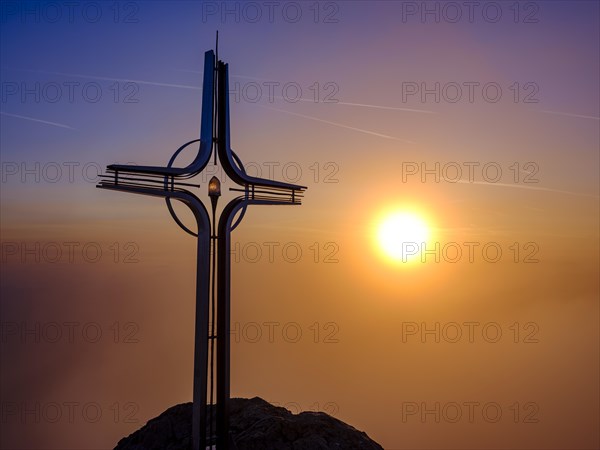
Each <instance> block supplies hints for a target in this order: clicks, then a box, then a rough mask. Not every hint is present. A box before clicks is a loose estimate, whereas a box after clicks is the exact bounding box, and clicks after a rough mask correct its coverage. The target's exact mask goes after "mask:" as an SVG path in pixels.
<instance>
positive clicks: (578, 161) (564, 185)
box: [0, 0, 600, 450]
mask: <svg viewBox="0 0 600 450" xmlns="http://www.w3.org/2000/svg"><path fill="white" fill-rule="evenodd" d="M599 14H600V11H599V3H598V2H595V1H561V0H556V1H555V0H547V1H535V2H526V1H521V2H512V1H498V2H487V1H484V2H476V4H473V3H469V2H446V1H443V2H435V1H430V2H404V1H385V2H384V1H381V2H378V1H372V2H371V1H369V2H367V1H339V2H336V1H324V2H315V1H301V2H260V1H259V2H234V1H232V2H210V1H209V2H196V1H169V2H166V1H117V2H108V1H106V2H105V1H101V2H93V1H89V2H88V1H76V2H61V1H55V2H29V1H28V2H16V1H5V0H2V1H1V2H0V37H1V39H0V50H1V54H0V81H1V92H0V95H1V103H0V160H1V164H2V171H1V177H2V179H1V191H0V200H1V207H0V212H1V214H0V226H1V244H2V247H1V255H0V256H1V263H0V267H1V268H0V274H1V280H0V293H1V299H0V324H1V325H2V327H1V329H0V361H1V364H0V397H1V405H0V406H1V408H0V413H1V414H0V423H1V426H2V433H0V448H1V449H11V450H12V449H40V450H46V449H48V450H50V449H85V450H92V449H93V450H100V449H108V448H113V447H114V446H115V445H116V443H117V442H118V440H119V439H121V438H122V437H124V436H126V435H128V434H130V433H132V432H133V431H135V430H137V429H138V428H139V427H140V426H142V425H143V424H144V423H146V421H148V420H149V419H151V418H153V417H155V416H157V415H159V414H160V413H161V412H163V411H164V410H165V409H167V408H168V407H170V406H173V405H175V404H177V403H183V402H187V401H191V393H192V362H193V333H194V329H193V326H194V324H193V314H194V292H195V258H196V246H195V242H194V240H193V238H192V237H191V236H189V235H188V234H186V233H183V232H182V231H181V230H180V229H179V228H178V227H177V225H176V224H175V223H174V222H173V221H172V219H171V218H170V216H169V214H168V211H167V209H166V208H165V205H164V204H162V202H161V201H160V200H158V199H156V198H146V197H138V196H134V195H126V194H124V193H117V192H109V191H104V190H99V189H96V188H95V184H96V183H97V181H98V174H99V173H100V172H101V171H102V170H103V169H104V167H105V166H106V165H108V164H111V163H115V162H119V163H136V164H155V165H161V164H165V163H166V162H167V161H168V160H169V158H170V157H171V155H172V154H173V152H174V151H175V150H176V149H177V148H178V147H179V146H180V145H182V144H184V143H185V142H187V141H189V140H192V139H196V138H197V137H198V136H199V124H200V107H201V95H202V90H201V84H202V79H201V78H202V64H203V60H204V59H203V58H204V52H205V51H207V50H210V49H214V47H215V34H216V31H217V30H218V31H219V48H218V52H219V58H220V59H222V60H224V61H226V62H227V63H229V67H230V69H229V72H230V91H231V92H230V108H231V126H232V129H231V140H232V148H233V149H234V150H235V151H236V153H237V154H238V155H239V156H240V158H241V159H242V161H243V162H244V164H245V165H246V168H247V170H248V172H249V173H250V174H253V175H257V176H262V177H266V178H273V179H277V180H281V181H287V182H292V183H297V184H302V185H305V186H307V187H308V190H307V191H306V195H305V198H304V199H303V204H302V205H301V206H278V207H269V208H267V207H260V206H256V207H254V209H249V210H248V213H247V214H246V217H245V218H244V221H243V222H242V224H241V225H240V226H239V227H238V228H237V229H236V230H235V231H234V232H233V235H232V243H233V244H232V245H233V252H232V255H231V258H232V285H231V292H232V313H231V314H232V316H231V320H232V330H231V332H232V373H231V393H232V396H236V397H254V396H260V397H262V398H264V399H265V400H267V401H270V402H272V403H275V404H278V405H281V406H286V407H287V408H288V409H290V410H292V411H294V412H299V411H303V410H313V411H324V412H327V413H329V414H332V415H334V417H337V418H339V419H341V420H343V421H345V422H347V423H349V424H351V425H352V426H354V427H355V428H357V429H359V430H363V431H365V432H367V434H368V435H369V436H370V437H371V438H373V439H374V440H376V441H377V442H379V443H380V444H381V445H382V446H383V447H384V448H386V449H394V450H395V449H398V450H400V449H457V448H460V449H498V448H503V449H504V448H505V449H567V448H569V449H571V448H578V449H579V448H581V449H592V448H598V446H600V437H599V435H598V426H597V424H598V422H599V419H600V413H599V404H600V400H599V396H600V392H599V383H598V379H599V372H600V370H599V368H600V365H599V358H598V355H599V354H600V352H599V350H600V349H599V311H598V290H599V278H598V273H599V258H598V256H599V251H598V250H599V236H598V229H599V208H598V206H599V203H598V202H599V198H600V194H599V175H598V174H599V171H598V167H599V144H600V110H599V109H600V101H599V98H600V93H599V89H600V88H599V83H598V79H599V78H600V63H599V59H600V57H599V55H600V51H599V50H600V49H599V46H600V34H599V33H600V31H599ZM193 156H194V155H193V154H192V153H190V154H185V155H182V156H181V159H180V160H178V161H180V164H181V165H184V164H185V162H186V159H187V161H188V162H189V161H191V159H192V158H193ZM213 174H216V175H217V176H219V177H220V178H221V181H222V183H223V187H224V195H223V200H222V203H221V206H222V205H223V204H225V200H226V199H229V198H233V193H232V192H230V191H227V189H228V188H229V187H232V185H233V184H232V182H231V181H230V180H227V179H226V178H225V177H224V176H223V174H222V173H221V172H220V169H219V168H218V167H214V166H212V165H209V166H208V167H207V169H206V173H203V174H201V175H199V176H198V177H197V178H196V181H197V182H198V183H199V184H200V189H199V190H195V191H194V192H195V193H196V194H197V195H198V196H199V197H201V198H205V197H206V195H205V194H204V189H206V183H207V181H208V179H209V178H210V176H212V175H213ZM177 212H178V213H179V214H180V216H181V217H182V220H184V222H185V223H186V224H189V225H190V226H192V224H193V222H192V221H191V219H192V217H191V216H190V215H189V213H187V212H186V211H185V210H184V209H183V208H177ZM398 214H408V215H410V217H412V218H413V219H414V218H416V219H417V221H418V223H419V224H420V226H421V227H422V229H421V231H423V230H425V232H426V234H427V242H426V244H427V245H426V248H425V251H423V249H422V248H421V252H420V253H418V254H417V255H416V256H413V257H412V258H411V259H408V257H407V258H406V261H402V260H398V259H394V258H393V257H392V256H390V250H391V248H392V247H393V245H394V242H395V241H394V240H395V239H396V238H398V239H400V238H402V239H405V242H406V241H410V236H411V234H410V232H409V231H410V230H409V229H408V228H407V227H403V226H402V225H398V226H395V228H394V226H393V227H392V237H391V238H390V237H388V238H386V239H382V237H381V233H380V230H381V227H382V226H383V225H384V224H386V223H389V222H388V221H389V220H390V219H392V218H394V217H398V216H397V215H398ZM394 230H397V235H396V234H395V233H394ZM404 250H405V251H406V252H407V253H408V252H409V248H408V247H406V248H404Z"/></svg>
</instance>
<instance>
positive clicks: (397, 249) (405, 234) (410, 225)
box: [377, 211, 430, 263]
mask: <svg viewBox="0 0 600 450" xmlns="http://www.w3.org/2000/svg"><path fill="white" fill-rule="evenodd" d="M429 237H430V231H429V227H428V225H427V223H426V221H425V220H424V219H423V218H422V217H421V216H420V215H419V214H417V213H413V212H409V211H396V212H392V213H390V214H388V215H386V216H385V217H384V218H383V220H382V221H381V223H380V224H379V226H378V227H377V242H378V244H379V247H380V249H381V251H382V252H383V254H384V255H386V256H387V257H388V258H389V259H391V260H393V261H396V262H402V263H407V262H410V261H414V260H415V259H418V258H419V255H420V253H421V252H420V250H421V248H423V246H424V245H425V244H426V243H427V240H428V239H429Z"/></svg>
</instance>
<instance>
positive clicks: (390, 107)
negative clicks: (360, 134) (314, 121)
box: [174, 69, 437, 114]
mask: <svg viewBox="0 0 600 450" xmlns="http://www.w3.org/2000/svg"><path fill="white" fill-rule="evenodd" d="M174 70H177V71H178V72H190V73H197V74H202V72H200V71H199V70H189V69H174ZM231 76H232V77H233V78H244V79H248V80H256V81H272V80H269V79H267V78H259V77H250V76H248V75H233V74H232V75H231ZM272 98H276V99H278V100H288V99H286V98H284V97H281V96H273V97H272ZM297 100H298V101H301V102H313V103H318V102H315V100H314V99H311V98H299V99H297ZM327 103H331V104H334V105H344V106H359V107H362V108H373V109H384V110H390V111H404V112H414V113H420V114H437V112H435V111H431V110H428V109H414V108H400V107H398V106H382V105H371V104H368V103H353V102H327Z"/></svg>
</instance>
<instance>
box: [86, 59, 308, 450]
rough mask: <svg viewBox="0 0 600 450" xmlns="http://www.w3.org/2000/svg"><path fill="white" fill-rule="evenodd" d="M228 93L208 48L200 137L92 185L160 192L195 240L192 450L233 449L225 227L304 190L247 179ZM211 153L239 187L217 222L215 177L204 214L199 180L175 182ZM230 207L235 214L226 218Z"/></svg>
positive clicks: (110, 171) (293, 201)
mask: <svg viewBox="0 0 600 450" xmlns="http://www.w3.org/2000/svg"><path fill="white" fill-rule="evenodd" d="M215 63H216V64H215ZM228 93H229V76H228V65H227V64H225V63H224V62H223V61H219V60H217V58H216V57H215V53H214V52H213V51H212V50H210V51H208V52H206V53H205V56H204V80H203V84H202V119H201V127H200V139H194V140H193V141H190V142H188V143H186V144H184V145H183V146H181V147H180V148H179V149H177V150H176V151H175V153H174V154H173V156H172V157H171V159H170V160H169V163H168V164H167V166H166V167H158V166H132V165H117V164H113V165H109V166H108V167H107V174H106V175H102V176H101V177H102V180H101V182H100V183H99V184H98V185H97V187H99V188H102V189H111V190H116V191H124V192H131V193H134V194H143V195H150V196H155V197H164V198H165V200H166V203H167V208H168V210H169V212H170V214H171V216H172V217H173V219H174V220H175V222H177V224H178V225H179V226H180V227H181V228H182V229H183V230H184V231H186V232H187V233H189V234H192V235H193V236H196V237H197V243H198V248H197V273H196V314H195V316H196V318H195V327H196V328H195V346H194V394H193V414H192V416H193V417H192V420H193V424H192V440H193V448H194V450H204V449H205V448H206V446H207V445H215V444H216V448H217V449H219V450H221V449H228V448H235V444H234V443H233V441H232V440H231V438H230V435H229V393H230V389H229V380H230V334H229V331H230V280H231V270H230V269H231V268H230V235H231V231H233V229H235V227H236V226H237V225H238V224H239V223H240V221H241V220H242V218H243V216H244V214H245V212H246V208H247V206H248V205H298V204H300V202H301V197H302V193H303V192H304V190H305V189H306V187H304V186H297V185H294V184H289V183H282V182H278V181H273V180H267V179H263V178H256V177H251V176H249V175H248V174H246V171H245V169H244V166H243V164H242V161H241V160H240V158H238V156H237V155H236V154H235V152H233V150H232V149H231V147H230V142H229V136H230V133H229V97H228ZM215 119H216V120H215ZM196 142H198V143H199V147H198V154H197V155H196V157H195V158H194V160H193V161H192V162H191V163H190V164H189V165H188V166H187V167H182V168H178V167H173V164H174V162H175V160H176V158H177V156H178V155H179V154H180V153H181V151H182V150H183V149H185V148H186V147H188V146H190V145H191V144H193V143H196ZM212 155H214V161H215V164H216V163H217V158H218V160H219V161H220V163H221V166H222V167H223V170H224V171H225V173H226V174H227V176H228V177H229V178H231V180H233V181H234V182H235V183H236V184H237V185H239V186H240V188H230V190H232V191H235V192H238V193H240V195H239V196H237V197H236V198H234V199H233V200H231V201H230V202H229V203H228V204H227V205H225V207H224V208H223V210H222V212H221V215H220V217H219V220H218V224H217V221H216V217H215V216H216V206H217V201H218V198H219V196H220V195H221V186H220V181H219V180H218V178H216V177H212V179H211V180H210V182H209V183H208V196H209V198H210V199H211V209H212V215H211V216H209V214H208V211H207V208H206V207H205V206H204V204H203V202H202V201H201V200H200V199H199V198H198V197H197V196H195V195H194V194H192V193H191V192H190V191H189V190H188V188H191V187H200V185H197V184H192V183H188V182H184V181H182V180H187V179H190V178H192V177H194V176H196V175H198V174H199V173H201V172H202V171H203V170H204V168H205V167H206V166H207V164H208V162H209V161H210V158H211V156H212ZM172 200H178V201H180V202H182V203H184V204H185V205H187V206H188V208H189V209H190V210H191V211H192V213H193V214H194V217H195V219H196V224H197V232H194V231H192V230H190V229H189V228H187V227H186V226H185V225H184V224H183V223H182V222H181V220H180V219H179V218H178V217H177V215H176V214H175V211H174V209H173V206H172V203H171V201H172ZM238 212H239V217H238V219H237V220H236V222H235V223H232V222H233V219H234V217H235V216H236V214H237V213H238ZM211 248H212V252H211ZM215 282H216V287H215ZM215 297H216V301H215ZM215 312H216V332H215ZM209 319H211V320H209ZM209 328H210V329H209ZM215 341H216V346H217V351H216V378H217V382H216V435H215V434H214V433H213V415H214V409H215V408H214V405H215V403H214V398H213V394H214V391H215V389H214V379H213V378H214V374H215V370H214V359H215V351H214V347H215ZM209 357H210V358H209ZM209 359H210V367H209ZM209 376H210V386H209V384H208V379H209ZM209 411H210V414H209Z"/></svg>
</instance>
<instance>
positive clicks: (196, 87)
mask: <svg viewBox="0 0 600 450" xmlns="http://www.w3.org/2000/svg"><path fill="white" fill-rule="evenodd" d="M18 70H23V71H25V72H36V73H47V74H50V75H61V76H65V77H75V78H89V79H91V80H104V81H120V82H123V83H137V84H146V85H148V86H162V87H172V88H179V89H193V90H196V91H201V90H202V88H201V87H199V86H189V85H187V84H172V83H158V82H155V81H146V80H132V79H129V78H111V77H99V76H95V75H82V74H77V73H64V72H51V71H48V70H28V69H18Z"/></svg>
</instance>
